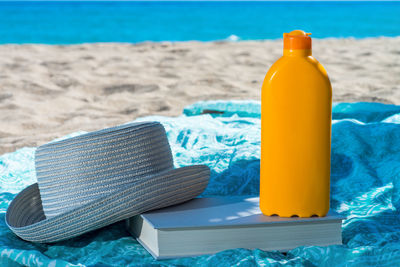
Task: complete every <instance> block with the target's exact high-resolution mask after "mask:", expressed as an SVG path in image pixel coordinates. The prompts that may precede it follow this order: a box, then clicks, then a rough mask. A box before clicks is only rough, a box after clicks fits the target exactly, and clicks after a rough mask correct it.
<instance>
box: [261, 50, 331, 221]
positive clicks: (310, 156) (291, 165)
mask: <svg viewBox="0 0 400 267" xmlns="http://www.w3.org/2000/svg"><path fill="white" fill-rule="evenodd" d="M261 106H262V110H261V173H260V209H261V211H262V212H263V214H265V215H268V216H270V215H273V214H276V215H279V216H281V217H291V216H293V215H297V216H299V217H311V216H312V215H318V216H325V215H326V214H327V213H328V210H329V188H330V182H329V181H330V150H331V146H330V144H331V108H332V88H331V84H330V81H329V78H328V75H327V73H326V71H325V69H324V68H323V67H322V65H321V64H320V63H318V61H317V60H316V59H315V58H313V57H312V56H311V50H291V51H289V50H285V52H284V56H283V57H281V58H280V59H279V60H278V61H277V62H275V64H274V65H273V66H272V67H271V68H270V69H269V71H268V73H267V75H266V77H265V80H264V83H263V86H262V100H261Z"/></svg>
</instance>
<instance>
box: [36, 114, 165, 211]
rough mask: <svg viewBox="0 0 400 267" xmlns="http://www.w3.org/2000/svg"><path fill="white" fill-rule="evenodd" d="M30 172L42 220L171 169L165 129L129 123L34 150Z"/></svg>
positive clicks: (155, 123) (147, 123)
mask: <svg viewBox="0 0 400 267" xmlns="http://www.w3.org/2000/svg"><path fill="white" fill-rule="evenodd" d="M35 168H36V175H37V180H38V186H39V190H40V198H41V201H42V206H43V210H44V214H45V216H46V218H51V217H54V216H57V215H58V214H61V213H65V212H67V211H69V210H73V209H74V208H78V207H80V206H82V205H84V204H86V203H88V202H91V201H93V200H95V199H97V198H102V197H104V196H106V195H110V194H112V193H113V192H116V191H119V190H121V189H123V188H126V187H129V186H132V185H133V184H135V183H137V182H139V181H141V180H142V179H146V177H149V176H151V175H153V174H157V173H159V172H161V171H165V170H168V169H172V168H173V158H172V153H171V149H170V146H169V144H168V139H167V135H166V132H165V129H164V127H163V126H162V125H161V124H160V123H158V122H143V123H130V124H126V125H121V126H117V127H113V128H108V129H105V130H100V131H96V132H91V133H88V134H84V135H80V136H76V137H73V138H69V139H65V140H62V141H58V142H52V143H48V144H45V145H43V146H40V147H38V149H37V150H36V153H35Z"/></svg>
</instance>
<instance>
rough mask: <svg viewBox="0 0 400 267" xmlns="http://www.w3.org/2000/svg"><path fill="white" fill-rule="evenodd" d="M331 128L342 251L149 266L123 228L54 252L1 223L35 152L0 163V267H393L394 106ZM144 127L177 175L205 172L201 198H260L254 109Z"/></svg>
mask: <svg viewBox="0 0 400 267" xmlns="http://www.w3.org/2000/svg"><path fill="white" fill-rule="evenodd" d="M293 119H296V114H293ZM332 119H333V124H332V167H331V209H333V210H335V211H336V212H338V213H340V214H341V215H343V216H344V217H346V220H344V221H343V226H342V230H343V235H342V236H343V245H340V246H339V245H335V246H328V247H318V246H309V247H298V248H295V249H293V250H291V251H289V252H288V253H287V254H282V253H280V252H278V251H262V250H258V249H255V250H248V249H234V250H226V251H222V252H219V253H216V254H214V255H205V256H199V257H192V258H180V259H172V260H164V261H155V260H154V259H153V258H152V257H151V256H150V254H149V253H147V251H146V250H145V249H144V248H143V247H142V246H141V245H139V244H138V243H137V242H136V241H135V240H134V239H133V238H132V237H131V236H130V235H129V234H128V233H127V232H126V230H125V228H124V227H125V226H124V222H119V223H116V224H113V225H110V226H108V227H105V228H103V229H100V230H97V231H93V232H90V233H88V234H85V235H82V236H80V237H76V238H74V239H71V240H68V241H63V242H59V243H55V244H33V243H29V242H25V241H23V240H21V239H19V238H18V237H16V236H15V235H14V234H13V233H12V232H11V231H10V230H9V229H8V228H7V226H6V224H5V221H4V219H5V218H4V217H5V212H6V209H7V207H8V205H9V203H10V201H11V200H12V199H13V197H14V196H15V195H16V194H17V193H18V192H19V191H21V190H22V189H23V188H25V187H26V186H28V185H30V184H32V183H34V182H35V181H36V177H35V173H34V163H33V158H34V151H35V148H23V149H20V150H17V151H16V152H14V153H9V154H5V155H3V156H0V232H1V236H0V265H1V266H16V265H18V264H19V265H27V266H125V265H126V266H138V265H150V264H151V265H158V266H176V265H180V266H192V265H195V264H196V265H200V266H266V265H268V266H281V265H284V266H377V265H379V266H396V265H399V264H400V216H399V209H400V106H395V105H384V104H378V103H352V104H349V103H337V104H334V105H333V114H332ZM146 120H155V121H160V122H161V123H162V124H163V125H164V126H165V128H166V130H167V135H168V139H169V142H170V144H171V148H172V151H173V155H174V164H175V166H176V167H180V166H186V165H192V164H206V165H208V166H209V167H210V168H211V170H212V173H211V178H210V183H209V185H208V187H207V189H206V190H205V191H204V193H203V194H202V196H229V195H249V196H254V195H257V194H258V192H259V188H258V187H259V167H260V131H261V128H260V103H259V102H257V101H208V102H198V103H195V104H193V105H191V106H188V107H186V108H185V110H184V115H182V116H180V117H173V118H172V117H160V116H152V117H146V118H140V119H138V120H137V121H146ZM76 134H80V133H75V134H73V135H76ZM68 137H70V136H67V137H65V138H68Z"/></svg>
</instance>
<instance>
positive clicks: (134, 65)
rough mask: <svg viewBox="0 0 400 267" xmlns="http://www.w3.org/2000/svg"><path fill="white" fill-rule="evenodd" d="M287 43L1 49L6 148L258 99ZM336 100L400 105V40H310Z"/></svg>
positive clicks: (0, 130)
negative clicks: (212, 103)
mask: <svg viewBox="0 0 400 267" xmlns="http://www.w3.org/2000/svg"><path fill="white" fill-rule="evenodd" d="M281 54H282V41H281V40H276V41H245V42H208V43H202V42H179V43H168V42H165V43H140V44H136V45H131V44H82V45H70V46H50V45H1V46H0V154H3V153H6V152H11V151H14V150H16V149H18V148H21V147H24V146H38V145H40V144H43V143H45V142H48V141H50V140H52V139H54V138H57V137H61V136H63V135H65V134H68V133H71V132H75V131H79V130H83V131H92V130H97V129H101V128H104V127H107V126H113V125H117V124H121V123H124V122H128V121H131V120H134V119H135V118H137V117H141V116H146V115H153V114H154V115H168V116H178V115H180V114H181V112H182V109H183V107H184V106H186V105H189V104H191V103H193V102H196V101H199V100H209V99H255V100H260V96H261V89H260V88H261V84H262V82H263V79H264V76H265V74H266V72H267V70H268V68H269V67H270V66H271V64H272V63H273V62H274V61H275V60H277V59H278V58H279V57H280V56H281ZM313 54H314V56H315V57H316V58H317V59H318V60H319V61H320V62H321V63H322V64H323V65H324V66H325V68H326V70H327V71H328V74H329V76H330V79H331V82H332V86H333V100H334V101H342V102H355V101H374V102H382V103H394V104H400V38H371V39H362V40H355V39H323V40H313Z"/></svg>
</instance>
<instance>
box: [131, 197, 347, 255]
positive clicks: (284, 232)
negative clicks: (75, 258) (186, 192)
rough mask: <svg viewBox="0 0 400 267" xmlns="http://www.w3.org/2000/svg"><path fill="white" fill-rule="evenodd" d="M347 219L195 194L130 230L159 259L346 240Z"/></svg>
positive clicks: (256, 201) (140, 219)
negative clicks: (269, 211) (264, 209)
mask: <svg viewBox="0 0 400 267" xmlns="http://www.w3.org/2000/svg"><path fill="white" fill-rule="evenodd" d="M342 219H343V217H341V216H339V215H338V214H336V213H334V212H329V213H328V215H327V216H326V217H313V218H281V217H278V216H265V215H263V214H262V213H261V211H260V208H259V198H258V197H253V198H246V197H220V198H195V199H193V200H190V201H188V202H185V203H183V204H180V205H175V206H171V207H167V208H164V209H159V210H154V211H150V212H146V213H143V214H141V215H137V216H134V217H132V218H130V219H128V220H127V229H128V231H129V232H130V233H131V234H132V235H133V236H134V237H135V238H136V239H137V240H138V242H139V243H140V244H142V245H143V247H145V248H146V249H147V251H149V252H150V254H151V255H153V257H154V258H155V259H167V258H177V257H192V256H198V255H204V254H213V253H216V252H219V251H222V250H226V249H235V248H247V249H255V248H258V249H262V250H280V251H288V250H290V249H293V248H295V247H298V246H328V245H335V244H342V228H341V227H342Z"/></svg>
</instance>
